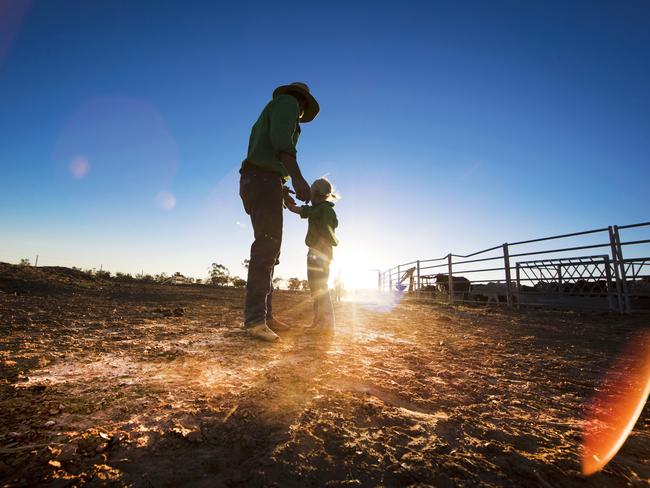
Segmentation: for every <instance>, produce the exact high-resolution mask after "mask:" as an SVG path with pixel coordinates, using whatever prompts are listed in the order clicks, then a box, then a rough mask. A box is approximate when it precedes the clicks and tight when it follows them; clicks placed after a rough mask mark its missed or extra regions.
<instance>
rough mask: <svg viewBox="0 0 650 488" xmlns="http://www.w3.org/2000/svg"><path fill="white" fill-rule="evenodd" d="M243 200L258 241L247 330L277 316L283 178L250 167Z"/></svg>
mask: <svg viewBox="0 0 650 488" xmlns="http://www.w3.org/2000/svg"><path fill="white" fill-rule="evenodd" d="M240 173H241V177H240V179H239V196H241V199H242V202H243V204H244V210H246V213H247V214H248V215H250V217H251V223H252V224H253V232H254V234H255V240H254V241H253V245H252V246H251V255H250V263H249V265H248V280H247V283H246V302H245V304H244V327H251V326H254V325H259V324H263V323H264V322H265V321H266V319H270V318H271V317H272V313H273V305H272V296H273V269H274V267H275V265H276V264H278V262H279V261H278V259H279V257H280V245H281V244H282V209H283V205H282V186H283V185H282V178H281V177H280V175H279V174H277V173H274V172H271V171H264V170H258V169H257V168H255V167H251V165H248V166H247V167H245V168H243V169H242V170H241V171H240Z"/></svg>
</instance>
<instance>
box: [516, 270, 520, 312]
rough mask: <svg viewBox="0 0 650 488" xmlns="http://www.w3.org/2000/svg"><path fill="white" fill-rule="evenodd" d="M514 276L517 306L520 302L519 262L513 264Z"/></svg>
mask: <svg viewBox="0 0 650 488" xmlns="http://www.w3.org/2000/svg"><path fill="white" fill-rule="evenodd" d="M515 267H516V269H515V273H516V274H515V276H516V277H517V308H519V303H520V302H521V271H520V269H519V263H517V264H515Z"/></svg>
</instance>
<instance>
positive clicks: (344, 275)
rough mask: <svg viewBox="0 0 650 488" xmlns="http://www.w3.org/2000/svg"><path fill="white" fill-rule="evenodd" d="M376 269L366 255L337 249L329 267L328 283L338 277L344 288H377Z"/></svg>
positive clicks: (333, 283) (333, 281) (334, 281)
mask: <svg viewBox="0 0 650 488" xmlns="http://www.w3.org/2000/svg"><path fill="white" fill-rule="evenodd" d="M377 273H378V272H377V270H373V269H372V263H370V262H369V260H368V258H367V257H366V256H363V255H362V254H361V253H359V252H355V251H354V250H351V249H346V248H343V247H341V248H340V249H337V251H336V255H335V257H334V261H333V262H332V267H331V269H330V285H331V286H334V285H335V283H336V281H337V280H339V279H340V281H341V283H342V284H343V287H344V288H345V289H346V290H375V289H377Z"/></svg>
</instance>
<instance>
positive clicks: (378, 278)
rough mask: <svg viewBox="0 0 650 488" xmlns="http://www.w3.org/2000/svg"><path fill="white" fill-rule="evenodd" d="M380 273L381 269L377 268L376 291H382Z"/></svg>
mask: <svg viewBox="0 0 650 488" xmlns="http://www.w3.org/2000/svg"><path fill="white" fill-rule="evenodd" d="M382 281H383V280H382V273H381V270H377V291H379V292H380V291H382V284H383V283H382Z"/></svg>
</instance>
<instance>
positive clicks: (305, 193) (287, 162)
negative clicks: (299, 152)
mask: <svg viewBox="0 0 650 488" xmlns="http://www.w3.org/2000/svg"><path fill="white" fill-rule="evenodd" d="M278 157H279V158H280V161H282V164H284V167H285V168H286V169H287V173H289V176H291V184H292V185H293V189H294V190H296V196H297V197H298V200H301V201H303V202H305V203H309V199H310V197H311V191H310V190H309V185H308V184H307V182H306V181H305V179H304V178H303V177H302V173H301V172H300V167H299V166H298V161H296V157H295V156H293V155H291V154H288V153H285V152H281V153H280V154H279V156H278Z"/></svg>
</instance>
